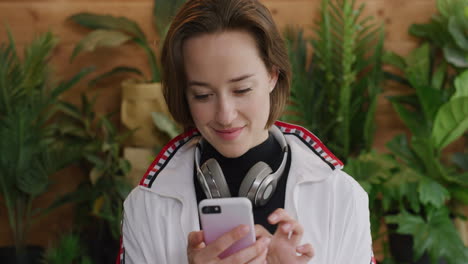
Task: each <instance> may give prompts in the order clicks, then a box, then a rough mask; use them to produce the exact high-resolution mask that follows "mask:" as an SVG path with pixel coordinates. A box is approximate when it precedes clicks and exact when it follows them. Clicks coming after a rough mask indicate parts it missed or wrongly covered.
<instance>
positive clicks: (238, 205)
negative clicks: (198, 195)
mask: <svg viewBox="0 0 468 264" xmlns="http://www.w3.org/2000/svg"><path fill="white" fill-rule="evenodd" d="M198 210H199V213H200V221H201V226H202V229H203V232H204V235H205V244H207V245H209V244H211V243H212V242H213V241H215V240H216V239H217V238H218V237H220V236H221V235H223V234H224V233H226V232H228V231H231V230H232V229H234V228H235V227H237V226H239V225H241V224H243V225H247V226H248V227H249V230H250V231H249V233H248V234H247V235H246V236H245V237H243V238H241V239H240V240H238V241H237V242H236V243H234V244H233V245H232V246H231V247H229V248H228V249H226V250H225V251H224V252H223V253H221V254H220V255H219V257H220V258H221V259H222V258H225V257H227V256H229V255H231V254H233V253H235V252H237V251H239V250H241V249H243V248H246V247H248V246H250V245H252V244H253V243H255V229H254V220H253V213H252V203H251V202H250V200H249V199H247V198H245V197H232V198H218V199H205V200H202V201H201V202H200V204H199V205H198Z"/></svg>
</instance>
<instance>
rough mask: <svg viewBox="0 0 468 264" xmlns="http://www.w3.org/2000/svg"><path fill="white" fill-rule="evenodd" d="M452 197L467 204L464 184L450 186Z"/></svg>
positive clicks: (467, 193) (467, 194) (467, 199)
mask: <svg viewBox="0 0 468 264" xmlns="http://www.w3.org/2000/svg"><path fill="white" fill-rule="evenodd" d="M450 193H451V195H452V199H454V200H455V201H458V202H461V203H463V204H464V205H468V191H467V188H466V186H452V187H451V188H450Z"/></svg>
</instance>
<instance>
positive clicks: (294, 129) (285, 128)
mask: <svg viewBox="0 0 468 264" xmlns="http://www.w3.org/2000/svg"><path fill="white" fill-rule="evenodd" d="M275 125H276V126H277V127H279V128H280V129H281V131H282V132H283V133H287V134H296V135H297V136H300V137H301V138H302V139H303V140H304V141H305V142H307V144H309V145H310V146H311V147H312V148H313V149H314V150H315V151H316V153H317V154H318V155H320V156H321V157H322V158H323V159H324V160H325V161H327V162H328V163H329V164H331V165H332V166H333V167H335V168H336V169H342V168H343V162H342V161H341V160H339V159H338V158H337V157H335V155H333V153H332V152H331V151H330V150H329V149H328V148H327V147H325V145H324V144H323V143H322V141H320V139H318V137H317V136H315V135H314V134H312V133H311V132H310V131H309V130H307V129H305V128H303V127H301V126H297V125H292V124H288V123H285V122H281V121H276V122H275Z"/></svg>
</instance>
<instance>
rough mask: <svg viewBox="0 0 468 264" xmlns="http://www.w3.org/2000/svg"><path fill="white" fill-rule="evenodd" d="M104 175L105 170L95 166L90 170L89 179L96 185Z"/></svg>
mask: <svg viewBox="0 0 468 264" xmlns="http://www.w3.org/2000/svg"><path fill="white" fill-rule="evenodd" d="M103 175H104V171H103V170H101V169H99V168H97V167H94V168H92V169H91V171H90V172H89V180H90V181H91V183H92V184H93V185H96V183H97V182H98V181H99V179H100V178H101V177H102V176H103Z"/></svg>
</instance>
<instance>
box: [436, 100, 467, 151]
mask: <svg viewBox="0 0 468 264" xmlns="http://www.w3.org/2000/svg"><path fill="white" fill-rule="evenodd" d="M467 129H468V97H466V96H463V97H458V98H455V99H452V100H450V101H449V102H447V103H446V104H444V105H442V107H441V108H440V110H439V112H438V113H437V116H436V118H435V121H434V127H433V130H432V142H433V143H434V146H435V147H436V148H437V149H439V150H441V149H443V148H444V147H445V146H447V145H448V144H450V143H451V142H453V141H455V140H456V139H458V138H459V137H460V136H461V135H462V134H463V133H465V132H466V130H467Z"/></svg>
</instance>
